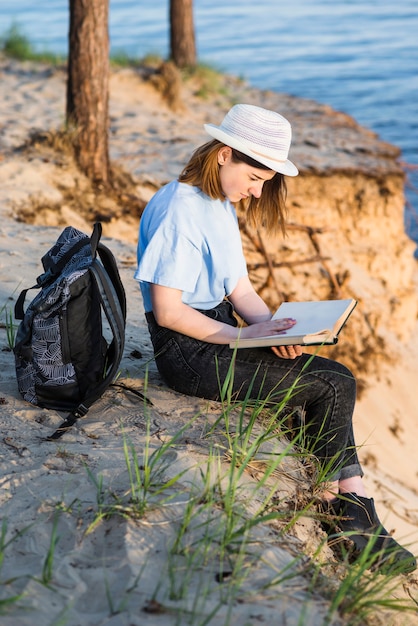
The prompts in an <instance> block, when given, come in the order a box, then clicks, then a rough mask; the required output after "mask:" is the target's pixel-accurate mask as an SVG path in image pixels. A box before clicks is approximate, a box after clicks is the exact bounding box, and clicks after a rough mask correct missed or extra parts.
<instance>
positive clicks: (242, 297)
mask: <svg viewBox="0 0 418 626" xmlns="http://www.w3.org/2000/svg"><path fill="white" fill-rule="evenodd" d="M228 300H230V301H231V302H232V304H233V305H234V308H235V310H236V312H237V313H238V315H239V316H240V317H242V319H243V320H244V321H245V322H246V323H247V324H257V323H258V322H265V321H267V320H270V319H271V311H270V309H269V308H268V306H267V304H266V303H265V302H264V300H263V299H262V298H260V296H259V295H258V293H257V292H256V291H255V289H254V287H253V286H252V284H251V281H250V279H249V277H248V276H243V277H242V278H240V279H239V281H238V283H237V286H236V287H235V289H234V291H233V292H232V293H231V294H230V295H229V296H228Z"/></svg>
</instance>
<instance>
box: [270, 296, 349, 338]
mask: <svg viewBox="0 0 418 626" xmlns="http://www.w3.org/2000/svg"><path fill="white" fill-rule="evenodd" d="M354 306H355V300H351V299H349V300H321V301H312V302H283V303H282V304H281V305H280V307H279V308H278V309H277V311H276V313H275V314H274V315H273V319H281V318H284V317H293V318H294V319H295V320H296V324H295V325H294V326H293V328H291V329H289V330H287V331H285V333H284V334H285V335H286V336H288V337H291V336H299V335H312V334H318V333H326V334H332V335H336V334H337V333H338V331H339V330H340V328H341V325H342V323H343V322H344V320H345V319H346V316H347V314H348V313H349V312H350V311H351V310H352V309H353V308H354Z"/></svg>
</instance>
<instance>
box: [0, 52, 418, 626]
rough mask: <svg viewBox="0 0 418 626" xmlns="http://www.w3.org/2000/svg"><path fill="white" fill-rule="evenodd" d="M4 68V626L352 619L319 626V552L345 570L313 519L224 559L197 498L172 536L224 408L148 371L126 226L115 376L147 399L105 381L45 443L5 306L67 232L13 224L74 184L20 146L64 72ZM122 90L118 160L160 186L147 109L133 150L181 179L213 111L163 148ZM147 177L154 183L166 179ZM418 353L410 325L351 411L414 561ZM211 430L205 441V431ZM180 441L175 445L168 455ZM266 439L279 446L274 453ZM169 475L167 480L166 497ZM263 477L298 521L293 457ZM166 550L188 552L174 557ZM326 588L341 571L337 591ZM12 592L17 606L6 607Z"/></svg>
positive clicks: (401, 585)
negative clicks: (139, 476)
mask: <svg viewBox="0 0 418 626" xmlns="http://www.w3.org/2000/svg"><path fill="white" fill-rule="evenodd" d="M0 72H1V81H2V90H1V96H0V99H1V106H0V137H1V142H2V143H1V153H0V215H1V221H0V243H1V245H0V307H1V318H0V321H1V327H0V346H1V351H0V402H1V406H0V409H1V412H0V424H1V442H0V446H1V469H0V484H1V492H0V514H1V518H2V520H3V531H4V537H3V541H2V544H0V545H2V546H3V547H2V548H0V568H1V569H0V581H1V583H2V584H1V588H0V623H1V624H2V626H9V625H10V626H11V625H12V624H13V626H26V625H27V626H29V625H30V626H47V625H48V626H49V625H52V624H54V625H55V624H56V625H58V624H68V625H71V626H79V625H80V624H83V625H86V626H93V625H104V624H106V625H113V626H119V625H120V626H122V625H126V626H128V625H129V626H134V625H135V626H136V625H138V626H139V625H141V626H142V625H146V624H153V625H154V624H155V625H157V624H161V625H162V626H169V625H171V624H179V625H183V624H214V625H215V624H216V625H218V624H219V625H223V624H242V625H244V624H246V625H247V624H248V625H249V624H251V625H253V624H254V625H255V624H262V623H271V624H274V625H275V626H276V625H277V626H280V625H282V624H283V625H284V624H286V625H288V626H293V625H295V626H296V624H303V625H304V626H308V625H309V626H310V625H312V626H321V625H322V624H325V623H330V624H340V623H341V624H342V623H344V619H340V617H339V616H338V614H336V613H334V614H333V615H332V617H331V618H329V622H326V616H327V615H328V616H329V610H330V609H329V607H330V604H329V600H327V599H326V593H327V592H329V591H330V587H332V584H331V583H330V580H332V579H325V580H326V581H327V582H326V585H325V588H324V583H323V581H321V580H320V579H318V580H317V582H316V584H315V585H314V589H312V588H311V587H310V585H311V582H310V581H311V579H310V577H309V575H308V572H309V571H310V569H309V568H310V565H309V564H310V562H311V561H310V559H311V558H313V560H314V562H316V563H317V562H318V558H319V560H320V561H322V562H323V572H324V574H326V573H327V572H328V567H329V566H327V565H326V563H332V564H333V565H332V567H333V568H334V569H333V570H332V571H333V572H338V567H337V565H336V563H335V562H334V557H333V554H332V552H331V551H330V549H329V548H327V547H326V546H324V547H323V549H322V556H321V557H317V556H314V553H315V551H316V550H318V548H319V546H320V545H321V544H324V543H325V535H324V533H323V532H322V530H321V528H320V526H319V523H318V522H317V521H314V520H313V519H311V517H310V516H309V515H307V516H303V517H302V518H301V519H299V520H298V521H297V522H296V523H295V524H293V525H292V526H291V527H289V528H288V529H287V530H286V532H285V533H284V532H283V524H282V525H280V524H279V523H278V522H276V523H273V524H267V523H265V524H259V525H257V526H256V527H255V528H254V529H253V530H252V531H251V533H250V534H249V538H248V539H249V540H248V542H247V543H244V544H242V545H241V547H242V553H241V554H240V553H238V554H233V555H232V556H230V557H229V558H228V556H227V553H225V554H222V553H221V551H220V547H219V546H221V545H222V541H221V540H220V536H219V529H218V526H217V525H216V523H212V524H209V523H208V519H212V518H213V519H214V521H215V522H216V519H218V518H221V516H222V506H221V505H220V501H218V502H217V505H216V506H215V505H213V506H211V507H209V508H208V507H205V506H203V504H204V501H205V500H204V498H203V496H202V500H201V502H200V503H199V506H197V508H196V509H195V510H196V511H197V512H196V513H195V516H194V517H192V519H191V520H190V524H189V525H188V527H187V530H185V532H184V534H183V535H181V529H182V524H183V522H184V520H185V519H186V512H187V503H190V502H192V501H194V502H199V498H198V497H197V496H199V494H203V493H204V476H207V475H209V474H211V475H212V476H213V472H215V473H216V472H219V474H220V476H221V477H222V479H221V483H222V485H223V489H221V492H223V491H225V490H226V489H227V484H228V476H230V475H231V465H230V463H229V462H228V460H227V457H226V456H224V455H223V454H221V455H220V460H219V464H218V466H216V464H215V463H213V466H212V467H211V470H210V472H208V467H207V460H208V459H209V458H210V457H211V456H212V457H213V455H214V452H213V450H214V449H213V446H214V445H215V446H218V447H217V448H216V447H215V450H216V449H218V450H223V446H225V436H224V435H223V434H222V428H220V426H219V424H218V425H217V419H218V418H219V417H220V416H221V414H222V412H221V406H220V405H219V404H218V403H214V402H205V401H201V400H197V399H194V398H187V397H184V396H181V395H180V394H176V393H174V392H172V391H170V390H169V389H167V388H166V387H165V386H164V384H163V383H162V381H161V380H160V378H159V375H158V373H157V371H156V369H155V365H154V364H153V361H152V350H151V344H150V340H149V337H148V334H147V329H146V323H145V319H144V313H143V307H142V302H141V298H140V294H139V290H138V289H137V286H136V284H135V282H134V280H133V273H134V269H135V243H134V241H135V236H134V234H133V231H132V228H133V226H132V224H129V229H130V232H129V237H127V236H126V235H127V233H126V232H123V229H121V227H120V225H119V226H118V227H116V226H115V227H114V228H113V230H112V228H111V227H109V228H107V229H105V239H104V241H105V243H106V245H108V246H109V247H110V248H111V249H112V251H113V252H114V254H115V256H116V258H117V259H118V262H119V266H120V271H121V277H122V280H123V283H124V286H125V289H126V293H127V298H128V318H127V333H126V347H125V353H124V356H123V359H122V363H121V375H120V379H119V380H120V382H123V383H125V384H127V385H129V386H131V387H133V388H135V389H136V390H138V391H140V392H143V393H145V395H146V396H147V398H148V399H149V400H150V401H151V402H152V405H149V406H148V405H146V404H144V402H143V401H141V400H140V399H139V398H138V397H137V396H135V395H134V394H133V393H131V392H129V391H124V390H122V389H121V388H118V387H112V388H111V389H109V391H108V392H106V394H105V396H103V398H102V399H101V400H99V401H98V402H97V403H96V404H95V405H94V406H93V407H92V408H91V410H90V411H89V413H88V415H87V416H86V417H85V418H83V420H82V421H81V422H80V423H79V424H78V425H77V426H76V427H74V428H73V429H72V430H71V431H70V432H68V433H67V434H66V435H65V436H64V437H63V438H62V439H61V440H59V441H58V442H55V443H52V442H49V441H47V440H46V437H47V436H48V434H50V433H51V432H52V431H53V430H54V429H55V428H56V427H57V426H58V425H59V424H60V422H61V419H62V415H61V414H59V413H57V412H56V411H51V410H46V409H41V408H38V407H36V406H32V405H30V404H28V403H26V402H25V401H23V400H22V399H21V397H20V395H19V392H18V389H17V384H16V379H15V371H14V357H13V353H12V352H11V351H10V347H9V341H8V337H7V323H6V311H7V312H10V311H12V310H13V305H14V301H15V299H16V297H17V295H18V293H19V292H20V290H21V289H23V288H24V287H28V286H30V285H32V284H33V283H34V279H35V278H36V276H37V275H38V274H39V273H41V264H40V259H41V256H42V254H43V253H44V252H46V251H47V250H48V249H49V248H50V247H51V246H52V245H53V243H54V241H55V240H56V238H57V236H58V235H59V233H60V232H61V230H62V227H61V225H41V224H25V223H21V222H18V221H16V220H15V214H16V207H18V206H20V204H21V203H22V202H26V201H27V199H28V198H30V197H33V196H37V195H39V196H41V195H42V196H43V197H48V198H49V199H50V200H51V201H55V200H56V201H58V202H59V201H60V198H61V192H60V185H61V186H65V185H66V184H68V185H70V184H72V182H73V179H72V178H71V176H72V175H70V174H68V172H66V171H65V169H64V171H63V170H62V169H61V170H60V169H59V167H57V165H56V163H53V162H48V161H47V160H45V159H42V158H31V159H28V158H27V156H25V154H24V153H21V152H19V151H18V150H17V147H18V146H19V145H21V144H22V143H23V142H24V141H25V140H26V139H27V137H28V134H29V132H31V131H33V130H35V129H38V130H42V129H43V130H45V129H51V128H57V127H59V126H60V125H61V124H62V119H63V110H64V108H63V107H64V98H65V90H64V84H65V75H64V72H62V71H59V70H58V71H57V70H54V71H53V70H49V69H48V68H42V67H41V68H39V67H38V66H33V65H31V64H27V65H26V64H8V63H7V62H3V63H2V67H1V70H0ZM130 80H131V78H130V77H129V76H128V75H124V74H123V73H122V74H120V75H118V77H116V78H114V79H113V81H112V85H113V87H112V100H111V117H112V129H113V130H112V133H111V153H112V158H115V159H119V160H120V161H121V162H123V165H124V166H125V167H127V168H128V169H129V170H130V171H131V172H133V173H134V174H135V173H138V171H139V170H140V171H141V173H142V176H143V179H145V178H148V180H150V179H152V177H153V176H156V172H155V171H154V172H152V171H150V172H147V171H146V169H147V167H146V162H144V161H141V149H140V148H138V131H137V129H138V128H139V127H140V126H141V124H144V123H145V121H144V116H146V115H148V116H150V117H149V121H148V129H149V133H148V135H147V136H146V137H145V138H144V137H143V138H142V141H143V142H144V143H146V145H147V149H148V150H150V149H153V150H155V151H156V152H157V153H159V152H161V154H162V156H161V160H160V162H161V169H162V170H163V171H164V176H167V178H170V177H172V176H175V175H176V173H177V172H178V169H179V165H180V163H181V162H182V159H183V158H184V155H185V154H186V152H187V151H188V149H189V147H190V145H191V144H193V143H194V145H198V143H199V142H200V140H201V131H200V130H193V129H194V128H196V129H198V128H201V126H200V122H201V121H202V120H206V119H207V118H209V117H210V107H211V106H213V105H211V104H209V103H207V104H205V103H204V102H203V103H200V105H199V107H197V108H196V109H193V110H190V109H189V110H188V111H187V112H186V113H185V114H184V115H183V117H182V118H181V120H180V121H179V123H178V125H177V127H176V136H177V137H178V142H177V144H174V145H173V144H170V145H168V142H167V139H168V138H167V137H166V136H164V134H159V133H158V123H159V119H161V118H160V117H159V116H163V117H164V116H166V115H168V113H167V111H166V110H165V109H164V108H163V107H161V106H160V107H159V109H157V104H158V102H157V97H156V96H155V95H153V92H152V91H147V93H146V94H145V95H147V97H149V101H148V108H147V109H146V110H144V111H143V112H141V110H139V107H138V103H139V102H140V101H141V99H143V98H144V92H141V91H140V90H139V89H138V91H135V90H134V89H132V82H129V81H130ZM153 98H154V99H155V102H153V100H152V99H153ZM153 107H154V113H155V114H154V115H153V116H152V115H151V113H150V110H152V109H153ZM141 116H142V117H141ZM191 118H193V119H191ZM191 121H192V122H193V123H191ZM156 177H157V178H159V179H161V175H160V176H159V177H158V176H156ZM142 191H144V189H143V190H142ZM67 217H68V223H71V224H72V225H74V226H76V227H79V228H82V229H83V228H85V229H86V230H87V232H88V229H89V225H88V224H86V222H85V221H84V220H83V218H81V217H80V216H77V214H74V213H71V212H69V213H68V216H67ZM30 297H31V296H30V295H29V296H28V300H29V299H30ZM417 355H418V327H417V328H416V329H415V330H414V332H413V334H412V335H411V336H410V337H409V340H408V342H406V343H405V345H404V349H403V354H402V358H401V360H399V362H398V363H397V365H396V367H389V366H387V367H382V370H381V372H380V375H379V376H378V377H376V379H374V380H368V381H367V382H368V387H367V390H366V392H365V393H364V395H363V396H362V397H361V399H360V400H359V402H358V404H357V408H356V412H355V431H356V438H357V443H358V445H359V446H360V456H361V459H362V460H363V463H364V467H365V470H366V477H365V481H366V485H367V488H368V491H369V493H370V495H371V496H373V497H374V498H375V501H376V505H377V509H378V511H379V515H380V517H381V519H382V521H383V522H384V523H385V525H386V527H387V528H388V529H390V530H393V531H394V533H395V536H396V538H397V539H398V540H399V541H401V542H402V543H404V544H405V545H408V546H409V548H410V549H411V550H412V551H413V552H414V553H415V554H418V488H417V487H418V482H417V477H418V455H417V453H416V447H417V444H416V442H417V440H418V419H417V418H418V409H417V401H416V385H417V374H418V356H417ZM231 419H232V418H231ZM189 420H190V422H189ZM185 424H187V428H186V429H184V426H185ZM212 427H214V431H213V433H212V435H211V436H207V433H208V431H209V430H210V428H212ZM182 429H184V430H182ZM255 432H259V431H258V430H257V429H256V431H255ZM260 432H261V431H260ZM175 435H176V436H177V440H176V442H175V443H173V444H172V445H170V440H171V437H173V436H175ZM124 443H126V445H127V449H126V448H124ZM275 445H276V446H279V449H281V448H280V446H283V445H284V444H283V442H282V443H277V444H275ZM147 449H149V450H150V451H151V452H152V451H157V452H156V454H157V456H158V450H159V451H160V454H162V457H161V458H162V460H161V461H156V462H155V466H154V470H153V472H154V473H153V489H151V490H150V493H149V494H148V495H147V497H146V498H145V500H146V503H145V504H144V509H145V510H144V512H143V514H142V515H138V516H137V517H136V518H132V517H131V516H129V515H127V514H125V515H122V512H123V511H122V509H121V507H120V508H119V509H118V508H117V507H115V506H114V507H113V509H111V510H112V514H111V515H109V516H108V517H107V518H106V519H101V514H102V513H103V512H104V511H105V509H106V506H108V507H110V506H111V505H112V504H113V505H115V503H119V504H120V503H122V502H123V503H124V504H125V507H126V508H125V513H126V510H127V508H128V506H129V488H130V482H129V473H128V465H129V464H127V456H128V458H129V459H130V462H131V464H133V456H132V455H133V450H134V451H135V453H136V454H137V456H138V459H139V462H140V463H143V462H144V461H143V454H144V451H146V450H147ZM275 449H276V448H275ZM131 467H132V465H131ZM170 478H172V479H173V485H172V486H167V482H168V480H169V479H170ZM257 478H258V479H259V478H260V474H259V473H258V474H257V472H256V471H254V473H253V475H252V476H251V475H250V474H249V473H248V472H245V473H244V474H243V475H242V476H240V477H239V478H237V479H236V480H237V484H239V485H240V490H239V494H240V495H239V501H240V502H241V506H243V505H242V502H247V503H249V505H248V509H249V511H250V512H251V511H253V512H254V511H255V509H256V507H257V503H260V502H261V501H262V499H263V497H266V488H264V490H263V489H261V488H260V487H259V482H258V481H257ZM273 478H274V480H273V484H274V485H275V487H274V489H275V490H276V494H277V495H276V498H277V499H281V500H282V501H285V500H287V501H288V502H290V503H291V507H292V506H293V507H294V508H295V509H297V497H296V495H295V494H298V495H299V496H300V498H302V499H303V497H302V496H303V494H304V492H305V491H304V490H306V484H307V477H306V475H305V474H304V470H303V468H302V466H301V465H299V464H296V463H295V462H292V461H286V463H285V462H284V463H283V466H280V468H279V470H278V476H277V477H273ZM158 485H160V493H158V489H157V487H158ZM161 485H165V489H162V488H161ZM257 486H258V487H257ZM217 497H218V498H220V496H219V493H218V496H217ZM193 498H195V500H193ZM224 504H225V502H224ZM244 508H245V507H244ZM106 510H107V511H109V509H106ZM241 513H242V512H241ZM247 513H248V511H247ZM208 528H210V533H213V537H212V540H211V541H210V542H209V541H208V537H207V534H206V535H205V529H206V533H208V531H207V529H208ZM210 533H209V534H210ZM238 536H240V535H239V534H238ZM180 538H181V541H180ZM241 539H242V537H241ZM250 539H251V540H250ZM176 540H179V541H180V544H181V546H182V549H177V550H175V549H174V547H175V546H176V543H175V542H176ZM48 555H50V558H48ZM2 557H3V561H2V560H1V559H2ZM219 562H221V563H223V571H224V575H225V581H227V580H228V576H229V572H230V571H231V569H232V568H233V567H236V568H237V569H239V571H240V577H239V579H238V582H237V584H236V586H234V585H227V584H225V583H223V582H222V581H221V582H219ZM336 581H337V576H336V575H334V583H333V584H335V585H336V584H337V582H336ZM393 584H394V585H395V589H394V591H393V594H392V595H393V596H396V597H401V598H404V599H405V600H408V601H409V602H410V606H416V605H417V601H418V580H417V576H416V574H412V575H410V576H400V577H398V578H396V579H395V580H394V583H393ZM20 594H21V597H20V598H19V599H18V600H16V601H13V602H12V603H11V604H10V606H9V607H7V606H3V605H2V604H1V602H2V601H4V600H5V599H7V598H10V597H13V596H15V595H20ZM376 611H377V615H376V616H375V619H376V620H377V621H375V622H374V623H386V624H399V625H403V624H417V623H418V615H417V614H416V613H415V615H414V614H413V613H410V614H408V616H406V615H404V614H402V613H401V612H399V611H395V612H394V613H390V614H389V615H385V614H384V613H383V612H382V611H381V610H380V611H379V610H378V608H376ZM345 619H347V618H345ZM379 619H380V620H383V621H382V622H379ZM345 623H347V622H345Z"/></svg>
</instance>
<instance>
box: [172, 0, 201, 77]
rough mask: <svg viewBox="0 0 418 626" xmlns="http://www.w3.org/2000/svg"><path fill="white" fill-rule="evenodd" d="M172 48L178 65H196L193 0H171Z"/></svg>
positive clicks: (173, 57)
mask: <svg viewBox="0 0 418 626" xmlns="http://www.w3.org/2000/svg"><path fill="white" fill-rule="evenodd" d="M170 50H171V59H172V60H173V62H174V63H175V65H176V66H177V67H179V68H181V69H183V68H185V67H195V66H196V40H195V31H194V23H193V0H170Z"/></svg>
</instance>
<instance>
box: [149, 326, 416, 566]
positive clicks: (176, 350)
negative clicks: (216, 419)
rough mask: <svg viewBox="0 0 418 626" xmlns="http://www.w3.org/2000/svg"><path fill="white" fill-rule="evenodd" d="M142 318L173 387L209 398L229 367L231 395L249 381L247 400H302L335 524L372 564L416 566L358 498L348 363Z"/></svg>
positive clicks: (240, 395)
mask: <svg viewBox="0 0 418 626" xmlns="http://www.w3.org/2000/svg"><path fill="white" fill-rule="evenodd" d="M149 325H150V331H151V336H152V339H153V343H154V350H155V357H156V362H157V365H158V369H159V371H160V373H161V375H162V377H163V378H164V379H165V381H166V383H167V384H168V385H169V386H170V387H172V388H173V389H175V390H177V391H179V392H181V393H185V394H188V395H194V396H200V397H204V398H208V399H213V400H216V399H219V397H220V389H221V386H222V383H223V382H224V381H225V380H226V377H227V375H228V373H229V372H230V371H233V381H232V387H233V389H232V392H233V394H234V395H235V397H236V398H237V399H244V398H245V397H246V396H247V392H248V389H249V388H250V387H251V390H252V394H251V395H252V397H253V398H254V399H265V398H268V399H269V401H272V400H273V401H275V402H276V403H279V402H281V401H283V399H284V398H287V396H289V397H288V398H287V399H288V401H289V403H290V404H292V403H293V404H294V405H295V406H302V407H303V408H304V411H305V415H306V419H305V424H304V425H303V429H304V430H306V434H307V441H308V445H309V446H310V449H311V451H312V452H314V453H315V454H316V456H317V457H318V458H319V459H320V460H322V462H323V464H324V467H328V472H329V480H331V481H333V482H331V483H330V485H329V487H330V488H329V489H328V491H327V493H326V496H327V498H328V499H329V500H330V501H331V502H330V505H329V506H330V507H331V511H333V513H334V516H337V517H338V516H339V522H338V523H339V526H340V528H341V530H342V531H343V532H344V533H347V532H348V533H349V536H350V539H351V540H352V542H353V544H354V546H355V548H356V549H357V550H358V551H360V552H362V551H363V550H364V549H365V548H366V547H368V549H369V554H370V555H371V557H372V558H374V559H375V563H374V566H375V567H376V568H380V569H382V570H383V569H389V570H391V571H396V572H397V573H398V572H401V571H403V572H410V571H413V570H414V569H415V568H416V560H415V557H414V556H413V555H412V554H411V553H410V552H409V551H408V550H406V549H405V548H403V547H401V546H400V545H399V544H398V543H397V542H396V541H395V540H394V539H393V538H392V537H391V536H390V535H389V533H388V532H387V531H386V530H385V529H384V527H383V525H382V524H381V523H380V521H379V519H378V517H377V514H376V511H375V509H374V503H373V500H371V499H368V498H367V497H365V493H364V487H363V484H362V480H361V476H362V474H363V473H362V470H361V466H360V464H359V461H358V458H357V453H356V449H355V443H354V435H353V429H352V413H353V410H354V403H355V380H354V378H353V376H352V374H351V373H350V372H349V370H347V369H346V368H345V367H344V366H343V365H341V364H339V363H337V362H334V361H329V360H327V359H323V358H321V357H311V356H309V355H302V356H301V357H298V358H297V359H296V360H294V361H288V360H285V359H279V358H278V357H276V356H275V355H274V354H273V353H272V351H271V350H252V349H250V350H247V349H244V350H238V351H236V352H234V351H232V350H231V349H229V347H227V346H219V345H216V344H207V343H204V342H199V341H196V340H194V339H191V338H190V337H186V336H185V335H179V334H178V333H173V332H172V331H169V330H167V329H162V328H159V327H158V326H156V325H155V324H154V323H153V321H152V319H149ZM233 361H234V362H233ZM231 367H232V368H233V369H232V370H231ZM363 494H364V495H363ZM370 542H371V545H372V547H371V548H370Z"/></svg>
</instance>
